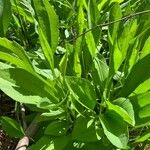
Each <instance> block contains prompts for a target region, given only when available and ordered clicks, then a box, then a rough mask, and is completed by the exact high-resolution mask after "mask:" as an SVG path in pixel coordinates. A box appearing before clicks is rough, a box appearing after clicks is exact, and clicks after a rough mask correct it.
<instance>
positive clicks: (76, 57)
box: [73, 48, 82, 77]
mask: <svg viewBox="0 0 150 150" xmlns="http://www.w3.org/2000/svg"><path fill="white" fill-rule="evenodd" d="M76 50H77V48H75V53H74V66H73V69H74V72H75V75H76V76H77V77H81V73H82V70H81V64H80V59H79V54H78V52H77V51H76Z"/></svg>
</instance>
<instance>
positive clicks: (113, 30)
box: [109, 2, 122, 45]
mask: <svg viewBox="0 0 150 150" xmlns="http://www.w3.org/2000/svg"><path fill="white" fill-rule="evenodd" d="M121 17H122V12H121V8H120V5H119V3H117V2H116V3H114V5H113V6H112V8H111V10H110V16H109V21H115V20H118V19H121ZM119 24H120V22H117V23H115V24H112V25H110V26H109V40H110V42H111V44H112V45H113V44H114V42H115V40H116V37H117V35H118V30H119Z"/></svg>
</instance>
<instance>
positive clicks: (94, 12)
mask: <svg viewBox="0 0 150 150" xmlns="http://www.w3.org/2000/svg"><path fill="white" fill-rule="evenodd" d="M99 17H100V16H99V11H98V8H97V4H96V0H89V1H88V24H89V28H92V27H93V25H96V23H97V21H98V19H99Z"/></svg>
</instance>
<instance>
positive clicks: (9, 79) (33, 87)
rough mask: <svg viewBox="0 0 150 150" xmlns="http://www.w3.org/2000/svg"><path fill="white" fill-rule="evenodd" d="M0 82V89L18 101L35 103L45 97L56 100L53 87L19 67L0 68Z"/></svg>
mask: <svg viewBox="0 0 150 150" xmlns="http://www.w3.org/2000/svg"><path fill="white" fill-rule="evenodd" d="M0 83H1V84H0V89H1V90H2V91H3V92H4V93H5V94H7V95H8V96H9V97H11V98H12V99H14V100H16V101H18V102H22V103H27V104H34V105H37V104H38V103H39V102H40V101H42V99H43V98H46V97H47V98H49V99H51V101H53V100H54V101H53V102H56V101H57V102H58V99H57V98H56V97H55V94H54V91H53V89H54V88H52V87H51V88H50V87H48V86H47V85H46V84H45V82H43V81H41V80H40V79H39V78H37V77H36V76H34V75H32V74H30V73H29V72H27V71H25V70H22V69H19V68H9V69H2V70H0ZM50 93H51V94H50ZM55 100H56V101H55Z"/></svg>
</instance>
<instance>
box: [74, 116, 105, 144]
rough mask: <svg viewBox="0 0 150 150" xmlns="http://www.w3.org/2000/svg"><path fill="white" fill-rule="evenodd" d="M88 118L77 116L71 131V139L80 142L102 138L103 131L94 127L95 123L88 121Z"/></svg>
mask: <svg viewBox="0 0 150 150" xmlns="http://www.w3.org/2000/svg"><path fill="white" fill-rule="evenodd" d="M89 121H91V120H90V118H85V117H82V116H79V117H78V118H77V119H76V121H75V124H74V128H73V131H72V139H73V140H77V141H81V142H95V141H98V140H100V139H101V138H102V136H103V131H102V129H101V128H99V127H96V126H95V123H94V122H93V123H92V124H91V123H90V124H89V125H88V123H89ZM87 137H88V138H87Z"/></svg>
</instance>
